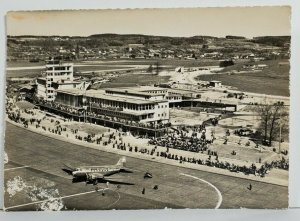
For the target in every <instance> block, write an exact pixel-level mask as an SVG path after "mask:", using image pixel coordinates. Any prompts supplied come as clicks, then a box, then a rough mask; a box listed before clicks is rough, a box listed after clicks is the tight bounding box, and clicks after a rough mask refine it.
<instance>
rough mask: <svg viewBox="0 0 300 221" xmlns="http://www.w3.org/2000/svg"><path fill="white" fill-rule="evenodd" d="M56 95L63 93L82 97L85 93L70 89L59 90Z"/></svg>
mask: <svg viewBox="0 0 300 221" xmlns="http://www.w3.org/2000/svg"><path fill="white" fill-rule="evenodd" d="M56 92H58V93H64V94H72V95H78V96H79V95H83V94H84V92H85V91H83V90H80V89H78V88H70V89H59V90H56Z"/></svg>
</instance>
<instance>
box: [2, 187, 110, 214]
mask: <svg viewBox="0 0 300 221" xmlns="http://www.w3.org/2000/svg"><path fill="white" fill-rule="evenodd" d="M107 189H108V188H104V189H98V191H101V190H107ZM98 191H97V192H98ZM94 192H96V191H95V190H91V191H88V192H83V193H76V194H72V195H68V196H62V197H56V198H52V199H47V200H40V201H35V202H31V203H25V204H20V205H16V206H10V207H6V208H4V210H8V209H13V208H18V207H23V206H29V205H34V204H38V203H43V202H47V201H54V200H58V199H65V198H70V197H74V196H81V195H86V194H89V193H94Z"/></svg>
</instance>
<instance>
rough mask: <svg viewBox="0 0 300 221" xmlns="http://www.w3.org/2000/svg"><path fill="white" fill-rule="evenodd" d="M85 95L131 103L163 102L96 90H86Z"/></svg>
mask: <svg viewBox="0 0 300 221" xmlns="http://www.w3.org/2000/svg"><path fill="white" fill-rule="evenodd" d="M86 96H88V97H95V98H100V99H103V100H112V101H119V102H125V103H131V104H156V103H160V102H163V101H162V100H160V101H150V100H144V99H139V98H132V97H120V96H116V95H111V94H103V93H101V91H98V90H87V91H86Z"/></svg>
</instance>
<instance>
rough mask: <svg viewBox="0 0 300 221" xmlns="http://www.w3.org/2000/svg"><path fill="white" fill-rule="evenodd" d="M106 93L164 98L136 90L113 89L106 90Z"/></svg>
mask: <svg viewBox="0 0 300 221" xmlns="http://www.w3.org/2000/svg"><path fill="white" fill-rule="evenodd" d="M105 91H106V92H112V93H119V94H128V95H135V96H143V97H155V96H162V95H161V94H150V93H147V92H144V91H139V90H134V88H111V89H106V90H105Z"/></svg>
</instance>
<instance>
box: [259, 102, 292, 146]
mask: <svg viewBox="0 0 300 221" xmlns="http://www.w3.org/2000/svg"><path fill="white" fill-rule="evenodd" d="M255 111H256V112H257V114H258V115H259V117H260V125H259V128H258V132H260V133H261V134H262V139H263V141H264V142H266V143H267V144H268V145H269V146H271V143H272V141H274V140H276V138H277V137H278V135H282V134H286V133H288V110H287V107H286V106H285V105H284V103H283V102H277V103H274V104H262V105H258V106H256V107H255ZM280 130H281V134H280ZM279 142H281V140H279Z"/></svg>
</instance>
